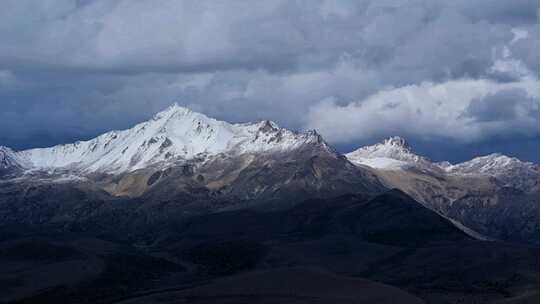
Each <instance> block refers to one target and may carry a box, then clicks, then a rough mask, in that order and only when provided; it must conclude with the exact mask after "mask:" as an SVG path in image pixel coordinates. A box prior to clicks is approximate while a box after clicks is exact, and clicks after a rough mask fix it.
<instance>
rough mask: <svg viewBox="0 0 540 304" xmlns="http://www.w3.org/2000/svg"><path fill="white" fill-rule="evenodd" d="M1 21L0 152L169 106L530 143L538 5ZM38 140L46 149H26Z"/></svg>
mask: <svg viewBox="0 0 540 304" xmlns="http://www.w3.org/2000/svg"><path fill="white" fill-rule="evenodd" d="M1 6H2V9H0V39H1V41H2V44H1V45H0V106H1V108H2V111H1V112H0V144H2V142H4V143H9V144H13V145H16V146H18V147H26V146H32V145H36V144H40V145H43V144H47V143H49V142H50V144H52V143H56V142H61V141H63V140H68V139H72V138H77V137H89V136H92V135H95V134H97V133H99V132H101V131H105V130H108V129H111V128H124V127H127V126H129V125H130V124H132V123H134V122H136V121H139V120H142V119H145V118H147V117H149V116H150V115H151V114H152V112H155V111H158V110H159V109H161V108H163V107H165V106H167V105H168V104H170V103H171V102H172V101H179V102H180V103H183V104H185V105H188V106H190V107H193V108H194V109H195V110H199V111H202V112H205V113H207V114H209V115H213V116H217V117H218V118H222V119H228V120H233V121H248V120H257V119H262V118H270V119H273V120H276V121H278V122H279V123H281V124H283V125H285V126H287V127H291V128H297V129H304V128H317V129H319V130H320V131H321V132H322V133H323V134H324V135H325V136H326V137H327V138H328V139H329V140H330V141H332V142H336V143H351V142H355V141H361V140H366V139H369V138H375V137H379V136H386V135H391V134H392V133H395V132H396V131H402V130H403V129H404V128H405V129H406V133H408V134H407V135H409V136H412V137H415V136H416V137H426V136H427V137H430V136H431V137H448V138H453V139H456V140H467V141H481V140H489V138H491V137H492V136H494V134H498V133H500V132H504V133H507V134H512V133H515V134H518V135H519V136H528V137H530V136H533V137H534V136H537V135H538V132H537V131H538V124H536V122H535V120H534V119H532V117H534V114H535V113H538V112H534V111H537V110H536V109H537V106H538V99H537V98H536V97H535V95H534V94H536V91H537V89H536V87H537V86H538V82H537V81H536V77H537V75H538V73H539V72H540V55H539V54H540V53H539V52H538V51H537V50H538V49H540V44H539V43H540V42H539V41H540V24H539V15H540V3H538V2H537V1H529V0H516V1H505V0H500V1H496V0H477V1H465V0H456V1H438V0H437V1H435V0H400V1H397V0H396V1H392V0H377V1H375V0H370V1H368V0H366V1H337V0H336V1H257V2H255V1H167V0H166V1H160V2H159V4H158V2H155V1H122V0H118V1H68V0H55V1H48V0H43V1H24V0H22V1H21V0H7V1H3V2H2V4H1ZM516 31H517V32H518V33H521V34H519V35H516ZM523 33H526V34H523ZM518 36H519V37H518ZM516 39H517V40H516ZM437 90H439V91H445V94H442V93H433V92H434V91H437ZM452 90H457V92H453V91H452ZM501 90H509V91H508V92H506V91H502V92H500V91H501ZM464 91H466V92H464ZM480 91H481V92H480ZM388 92H390V93H388ZM518 92H520V93H518ZM407 94H409V95H407ZM389 96H391V98H390V97H389ZM404 96H405V97H404ZM407 96H413V97H414V98H408V97H407ZM425 96H436V98H431V99H430V98H427V97H426V98H425ZM455 96H466V97H467V98H469V97H470V99H467V102H463V101H459V100H457V98H456V97H455ZM513 96H515V98H513ZM381 98H384V100H383V99H381ZM387 98H390V99H389V100H387ZM504 100H512V101H510V102H509V104H510V105H508V104H507V103H506V102H505V101H504ZM515 100H519V101H515ZM473 101H474V102H473ZM492 103H493V104H499V105H501V106H500V107H499V108H500V113H493V112H492V107H490V104H492ZM503 109H505V110H503ZM414 111H416V112H418V111H419V112H421V113H423V114H422V115H420V114H414V115H413V114H412V113H413V112H414ZM441 111H443V112H441ZM508 111H510V112H508ZM512 111H514V112H515V113H514V112H512ZM523 111H525V112H526V111H529V112H527V113H525V114H524V113H523ZM416 112H415V113H416ZM437 113H447V114H446V116H444V117H438V116H437V115H442V114H437ZM509 113H513V114H509ZM342 115H345V118H344V117H342ZM430 115H431V116H432V119H430V118H429V116H430ZM508 115H513V116H512V119H510V120H511V121H512V123H509V117H508ZM348 117H350V118H348ZM373 117H380V118H381V119H382V120H380V121H377V120H374V121H372V118H373ZM418 117H420V118H421V119H418ZM433 117H436V118H437V119H435V118H433ZM444 118H445V119H450V120H449V121H446V122H445V121H444V120H443V119H444ZM411 119H412V120H411ZM383 122H384V123H383ZM516 126H519V127H520V128H527V130H525V131H524V130H516ZM425 128H434V129H437V130H446V129H447V128H450V129H449V131H446V132H443V131H440V132H425ZM8 130H9V131H8ZM36 136H38V137H41V138H50V140H49V142H47V140H44V141H43V142H39V143H37V142H36V141H32V140H30V139H32V138H35V137H36Z"/></svg>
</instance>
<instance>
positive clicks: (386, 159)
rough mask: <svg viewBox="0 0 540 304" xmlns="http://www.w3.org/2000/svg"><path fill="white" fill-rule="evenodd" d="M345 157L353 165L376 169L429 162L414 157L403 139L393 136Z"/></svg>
mask: <svg viewBox="0 0 540 304" xmlns="http://www.w3.org/2000/svg"><path fill="white" fill-rule="evenodd" d="M345 156H346V157H347V158H348V159H349V160H350V161H351V162H353V163H355V164H360V165H365V166H369V167H372V168H377V169H398V168H402V167H405V166H409V165H413V164H430V163H431V162H430V161H429V160H428V159H426V158H424V157H422V156H419V155H416V154H415V153H414V152H413V151H412V148H411V146H410V145H409V144H408V143H407V141H406V140H405V139H404V138H401V137H399V136H393V137H389V138H387V139H385V140H384V141H383V142H381V143H378V144H375V145H372V146H366V147H361V148H359V149H357V150H355V151H353V152H351V153H347V154H345Z"/></svg>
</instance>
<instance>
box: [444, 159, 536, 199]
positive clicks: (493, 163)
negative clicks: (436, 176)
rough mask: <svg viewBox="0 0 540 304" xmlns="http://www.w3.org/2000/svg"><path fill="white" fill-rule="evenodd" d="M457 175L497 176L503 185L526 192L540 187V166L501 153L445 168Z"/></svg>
mask: <svg viewBox="0 0 540 304" xmlns="http://www.w3.org/2000/svg"><path fill="white" fill-rule="evenodd" d="M445 170H446V171H447V172H448V173H451V174H457V175H488V176H492V177H495V178H497V180H499V181H500V182H501V183H502V185H503V186H506V187H513V188H516V189H520V190H522V191H525V192H531V191H536V190H539V189H540V166H539V165H537V164H534V163H531V162H525V161H521V160H519V159H517V158H515V157H509V156H506V155H502V154H499V153H494V154H490V155H486V156H481V157H476V158H474V159H472V160H470V161H466V162H463V163H459V164H456V165H451V166H448V167H446V168H445Z"/></svg>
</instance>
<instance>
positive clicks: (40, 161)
mask: <svg viewBox="0 0 540 304" xmlns="http://www.w3.org/2000/svg"><path fill="white" fill-rule="evenodd" d="M306 144H308V145H309V144H318V145H321V146H322V147H324V148H326V149H327V150H329V151H330V150H332V148H331V147H330V146H329V145H327V144H326V142H324V140H323V139H322V137H321V136H320V135H319V134H318V133H317V132H316V131H307V132H304V133H297V132H293V131H289V130H287V129H283V128H280V127H279V126H278V125H277V124H276V123H274V122H271V121H268V120H265V121H261V122H257V123H241V124H230V123H227V122H224V121H218V120H216V119H213V118H210V117H208V116H206V115H204V114H201V113H197V112H193V111H191V110H189V109H187V108H184V107H181V106H179V105H178V104H177V103H175V104H173V105H172V106H170V107H168V108H167V109H165V110H164V111H162V112H159V113H157V114H156V115H155V116H154V117H153V118H152V119H151V120H148V121H145V122H142V123H139V124H137V125H135V126H134V127H132V128H129V129H126V130H121V131H117V130H114V131H110V132H107V133H104V134H102V135H99V136H97V137H96V138H94V139H91V140H88V141H78V142H75V143H72V144H65V145H57V146H53V147H49V148H36V149H29V150H24V151H19V152H14V153H10V155H11V158H10V159H11V162H10V164H11V166H15V165H17V166H19V167H21V168H25V169H28V170H32V169H42V170H53V171H54V170H74V171H79V172H82V173H92V172H104V173H121V172H126V171H134V170H137V169H141V168H145V167H149V166H152V165H157V164H159V163H162V162H167V161H171V160H191V159H195V158H203V159H204V158H205V157H207V156H214V155H217V154H220V153H229V154H243V153H250V152H273V151H285V150H294V149H296V148H298V147H300V146H302V145H306ZM11 151H12V150H11ZM5 154H7V153H5Z"/></svg>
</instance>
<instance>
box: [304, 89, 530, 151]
mask: <svg viewBox="0 0 540 304" xmlns="http://www.w3.org/2000/svg"><path fill="white" fill-rule="evenodd" d="M511 89H518V90H523V91H524V92H526V94H527V95H529V96H532V97H535V98H536V99H534V100H535V102H536V104H534V105H527V108H523V107H520V108H518V109H516V113H518V115H517V116H516V117H515V119H513V120H512V121H489V122H486V121H481V120H479V119H476V118H475V117H474V116H472V115H470V113H468V111H469V108H470V106H471V104H472V103H474V102H476V101H478V100H482V99H483V98H485V97H487V96H490V95H493V94H496V93H498V92H501V91H503V90H511ZM539 96H540V82H539V81H538V80H536V79H528V80H522V81H519V82H511V83H498V82H494V81H490V80H473V79H462V80H452V81H447V82H444V83H439V84H434V83H430V82H425V83H422V84H420V85H410V86H406V87H400V88H394V89H388V90H384V91H381V92H379V93H376V94H374V95H372V96H370V97H368V98H366V99H364V100H361V101H358V102H353V103H350V104H348V105H344V106H339V105H337V104H336V103H335V102H332V101H323V102H320V103H319V104H317V105H315V106H313V107H311V109H310V111H309V114H308V121H307V124H306V128H308V129H317V130H319V132H321V133H322V134H323V136H325V137H326V138H327V139H328V140H329V141H331V142H351V141H354V140H365V139H370V138H374V137H381V136H387V135H392V134H396V135H404V136H411V137H420V138H430V137H443V138H452V139H457V140H463V141H476V140H481V139H484V138H486V137H489V136H494V135H507V134H521V135H523V134H525V135H537V134H540V117H531V115H529V114H530V113H528V112H527V111H533V110H534V111H536V112H535V113H538V111H537V109H538V107H540V104H538V102H540V101H539V99H538V98H537V97H539ZM494 106H496V105H494ZM516 106H520V104H516Z"/></svg>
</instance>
